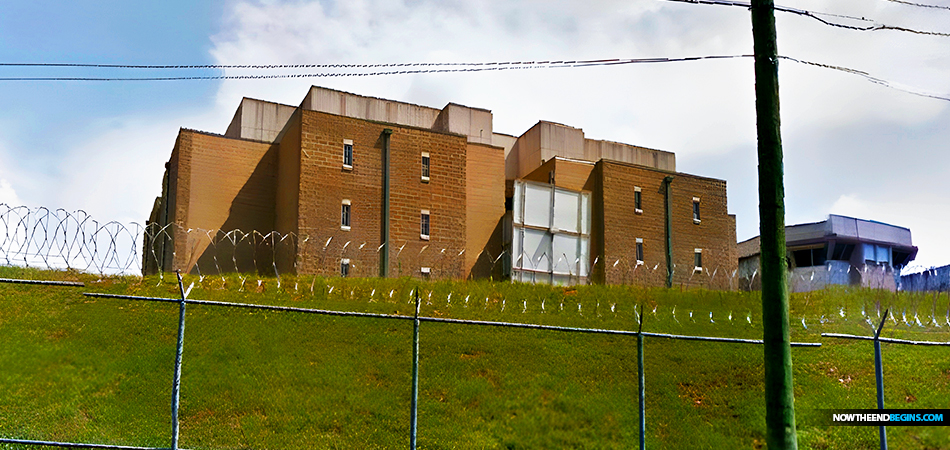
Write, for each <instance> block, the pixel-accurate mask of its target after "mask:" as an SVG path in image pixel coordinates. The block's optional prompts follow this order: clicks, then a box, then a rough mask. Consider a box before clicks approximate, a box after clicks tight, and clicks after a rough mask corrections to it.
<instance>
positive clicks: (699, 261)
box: [693, 248, 703, 272]
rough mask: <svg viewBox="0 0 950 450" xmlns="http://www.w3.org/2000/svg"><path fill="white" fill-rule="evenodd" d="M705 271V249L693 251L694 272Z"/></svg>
mask: <svg viewBox="0 0 950 450" xmlns="http://www.w3.org/2000/svg"><path fill="white" fill-rule="evenodd" d="M702 271H703V249H701V248H696V249H693V272H702Z"/></svg>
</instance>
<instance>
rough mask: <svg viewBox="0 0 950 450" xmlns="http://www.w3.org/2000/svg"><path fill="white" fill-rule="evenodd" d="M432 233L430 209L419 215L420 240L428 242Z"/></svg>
mask: <svg viewBox="0 0 950 450" xmlns="http://www.w3.org/2000/svg"><path fill="white" fill-rule="evenodd" d="M431 233H432V215H431V214H430V213H429V210H428V209H423V210H422V211H421V212H420V214H419V238H420V239H422V240H424V241H428V240H429V238H430V235H431Z"/></svg>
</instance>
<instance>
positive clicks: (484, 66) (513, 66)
mask: <svg viewBox="0 0 950 450" xmlns="http://www.w3.org/2000/svg"><path fill="white" fill-rule="evenodd" d="M671 1H677V0H671ZM684 1H685V0H684ZM703 1H718V0H703ZM751 57H752V55H748V54H742V55H706V56H688V57H682V58H627V59H619V58H613V59H596V60H554V61H504V62H483V63H458V62H455V63H453V62H448V63H384V64H272V65H210V64H209V65H205V66H135V65H117V66H121V67H125V68H136V69H138V68H147V67H151V68H171V67H183V68H196V67H205V68H214V69H223V68H252V67H259V68H262V67H267V68H281V69H289V68H295V67H303V68H313V67H318V68H346V69H362V68H381V67H429V68H417V69H408V70H384V71H375V72H314V73H293V74H251V75H205V76H202V75H198V76H171V77H5V78H0V81H100V82H120V81H145V82H148V81H208V80H271V79H305V78H334V77H375V76H387V75H415V74H427V73H466V72H486V71H502V70H537V69H563V68H580V67H596V66H615V65H629V64H657V63H672V62H687V61H702V60H724V59H740V58H751ZM779 58H780V59H784V60H787V61H792V62H795V63H799V64H804V65H809V66H814V67H820V68H823V69H829V70H835V71H839V72H844V73H847V74H851V75H856V76H859V77H862V78H864V79H866V80H868V81H870V82H872V83H875V84H878V85H881V86H884V87H887V88H890V89H895V90H898V91H901V92H905V93H908V94H912V95H917V96H921V97H927V98H932V99H936V100H944V101H950V95H942V94H933V93H928V92H924V91H920V90H916V89H912V88H908V87H903V86H900V85H898V84H897V83H893V82H890V81H887V80H885V79H883V78H878V77H875V76H873V75H871V74H869V73H867V72H864V71H861V70H857V69H851V68H848V67H843V66H836V65H831V64H823V63H817V62H813V61H808V60H804V59H798V58H792V57H790V56H779ZM9 65H12V64H9ZM33 65H40V64H33ZM48 65H52V64H48ZM40 66H41V65H40ZM101 66H107V65H102V64H85V65H83V66H81V67H101Z"/></svg>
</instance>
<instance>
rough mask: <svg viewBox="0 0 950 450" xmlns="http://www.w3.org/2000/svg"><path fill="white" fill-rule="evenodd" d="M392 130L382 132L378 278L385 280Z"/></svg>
mask: <svg viewBox="0 0 950 450" xmlns="http://www.w3.org/2000/svg"><path fill="white" fill-rule="evenodd" d="M392 134H393V130H391V129H389V128H386V129H384V130H383V154H382V158H383V160H382V169H383V201H382V208H381V211H380V213H381V216H382V217H381V218H380V241H382V242H381V243H380V254H379V276H380V277H382V278H386V277H388V276H389V176H390V167H389V160H390V154H389V141H390V138H391V136H392Z"/></svg>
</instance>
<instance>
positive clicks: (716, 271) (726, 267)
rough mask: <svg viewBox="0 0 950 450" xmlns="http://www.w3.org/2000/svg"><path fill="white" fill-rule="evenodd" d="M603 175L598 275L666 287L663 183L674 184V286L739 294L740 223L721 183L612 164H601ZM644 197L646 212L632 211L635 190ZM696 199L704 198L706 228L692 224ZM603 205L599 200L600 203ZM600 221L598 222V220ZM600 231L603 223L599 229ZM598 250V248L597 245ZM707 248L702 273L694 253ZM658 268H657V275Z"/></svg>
mask: <svg viewBox="0 0 950 450" xmlns="http://www.w3.org/2000/svg"><path fill="white" fill-rule="evenodd" d="M598 169H599V170H597V171H595V173H598V172H599V173H601V174H602V179H601V183H602V189H601V190H600V191H599V192H595V197H599V198H600V199H602V202H603V203H602V209H601V210H600V211H597V212H595V214H599V215H600V217H599V220H600V221H602V224H603V233H604V234H603V240H602V241H600V242H599V245H602V246H603V250H601V249H600V248H596V251H598V252H602V253H599V256H600V261H599V263H598V264H599V265H600V267H598V268H597V270H599V273H600V274H602V276H603V277H605V279H606V282H607V283H611V284H613V283H636V284H643V285H650V286H663V285H665V282H666V231H665V227H666V222H665V220H666V218H665V197H664V191H663V179H664V177H666V176H673V182H672V198H673V202H672V241H673V264H674V273H673V285H674V286H687V287H694V286H702V287H709V288H717V289H734V286H732V285H731V283H730V279H731V278H730V277H731V276H732V273H733V271H735V269H736V266H737V263H738V261H737V257H736V240H735V235H736V234H735V218H734V217H732V216H729V214H728V205H727V203H726V183H725V181H722V180H716V179H712V178H704V177H697V176H693V175H688V174H681V173H671V172H665V171H660V170H655V169H650V168H647V167H644V166H636V165H630V164H625V163H618V162H613V161H606V160H604V161H601V162H599V163H598ZM635 186H639V187H640V188H641V192H642V202H643V208H642V209H643V213H642V214H636V213H635V211H634V207H633V192H634V187H635ZM693 197H698V198H699V199H700V212H701V223H699V224H696V223H694V222H693V209H692V208H693ZM597 202H598V201H595V203H597ZM595 222H596V220H595ZM594 225H595V227H596V226H598V225H599V224H598V223H595V224H594ZM636 238H642V239H643V252H644V265H642V266H639V267H638V266H637V265H636V254H635V251H636ZM595 247H597V245H595ZM696 248H700V249H702V263H703V268H704V271H703V272H694V270H693V267H694V266H693V263H694V249H696ZM654 267H655V268H656V269H655V270H654Z"/></svg>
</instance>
